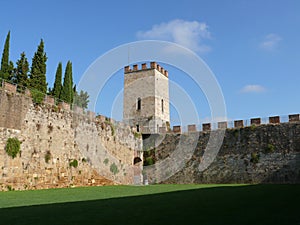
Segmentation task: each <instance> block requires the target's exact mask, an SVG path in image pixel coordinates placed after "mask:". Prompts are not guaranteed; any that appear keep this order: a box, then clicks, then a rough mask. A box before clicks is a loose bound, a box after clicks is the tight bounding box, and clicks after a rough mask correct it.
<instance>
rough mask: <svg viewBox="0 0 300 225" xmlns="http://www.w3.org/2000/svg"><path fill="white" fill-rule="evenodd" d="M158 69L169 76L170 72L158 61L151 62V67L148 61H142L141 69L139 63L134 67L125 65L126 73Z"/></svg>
mask: <svg viewBox="0 0 300 225" xmlns="http://www.w3.org/2000/svg"><path fill="white" fill-rule="evenodd" d="M153 69H156V70H157V71H159V72H160V73H162V74H163V75H165V76H166V77H168V76H169V73H168V71H167V70H165V69H164V68H163V67H162V66H160V65H159V64H157V62H150V67H149V68H148V66H147V63H142V64H141V66H140V69H139V65H138V64H134V65H133V66H132V68H131V67H130V66H125V67H124V73H125V74H127V73H132V72H140V71H144V70H153Z"/></svg>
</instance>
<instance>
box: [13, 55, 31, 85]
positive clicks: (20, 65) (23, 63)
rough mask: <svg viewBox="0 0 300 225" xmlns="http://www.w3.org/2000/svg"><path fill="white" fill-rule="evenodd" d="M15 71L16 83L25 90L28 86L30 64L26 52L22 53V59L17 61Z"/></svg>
mask: <svg viewBox="0 0 300 225" xmlns="http://www.w3.org/2000/svg"><path fill="white" fill-rule="evenodd" d="M16 64H17V67H16V69H15V81H16V83H17V84H18V85H19V86H20V88H21V89H23V90H24V89H25V88H26V87H27V85H28V72H29V63H28V60H27V58H26V55H25V52H22V53H21V56H20V59H19V60H18V61H17V63H16Z"/></svg>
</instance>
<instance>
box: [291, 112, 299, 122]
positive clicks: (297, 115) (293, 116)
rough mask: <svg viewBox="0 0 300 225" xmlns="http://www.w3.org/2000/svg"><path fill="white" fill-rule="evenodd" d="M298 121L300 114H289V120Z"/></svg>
mask: <svg viewBox="0 0 300 225" xmlns="http://www.w3.org/2000/svg"><path fill="white" fill-rule="evenodd" d="M297 121H300V114H293V115H289V122H297Z"/></svg>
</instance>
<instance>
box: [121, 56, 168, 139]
mask: <svg viewBox="0 0 300 225" xmlns="http://www.w3.org/2000/svg"><path fill="white" fill-rule="evenodd" d="M123 107H124V108H123V120H124V122H126V123H128V124H129V125H130V126H131V127H135V128H136V130H137V131H138V132H141V133H143V134H151V133H160V132H165V131H166V130H167V129H168V127H169V126H170V107H169V79H168V71H167V70H165V69H164V68H162V67H161V66H160V65H158V64H157V63H156V62H151V63H150V67H149V68H148V67H147V63H143V64H142V65H141V67H140V68H139V66H138V65H133V66H132V68H131V67H130V66H125V68H124V106H123Z"/></svg>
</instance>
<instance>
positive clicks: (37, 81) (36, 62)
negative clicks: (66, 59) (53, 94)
mask: <svg viewBox="0 0 300 225" xmlns="http://www.w3.org/2000/svg"><path fill="white" fill-rule="evenodd" d="M46 61H47V56H46V53H45V52H44V41H43V39H41V42H40V44H39V46H38V48H37V51H36V52H35V53H34V56H33V58H32V64H31V71H30V76H29V78H30V79H29V84H30V87H31V88H33V89H35V90H37V91H40V92H42V93H45V94H46V92H47V82H46Z"/></svg>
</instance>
